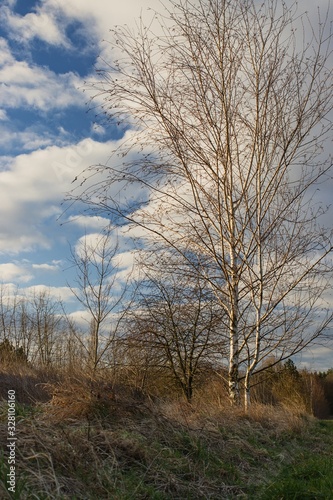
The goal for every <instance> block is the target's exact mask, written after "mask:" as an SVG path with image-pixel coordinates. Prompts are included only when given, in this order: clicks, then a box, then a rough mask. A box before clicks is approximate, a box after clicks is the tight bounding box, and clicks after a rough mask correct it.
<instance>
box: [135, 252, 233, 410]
mask: <svg viewBox="0 0 333 500" xmlns="http://www.w3.org/2000/svg"><path fill="white" fill-rule="evenodd" d="M158 261H159V262H158V263H157V262H155V263H154V264H153V266H150V269H147V266H146V268H145V276H144V278H143V279H142V280H141V282H140V283H139V284H138V287H137V293H136V300H134V302H133V304H132V306H133V307H132V311H131V312H130V313H129V319H130V321H129V332H134V335H133V334H132V335H131V333H130V340H131V344H132V345H133V342H134V339H136V341H137V343H138V344H139V345H140V346H141V349H145V350H146V352H147V353H150V363H152V364H153V365H154V366H156V367H164V368H166V369H167V370H168V371H169V373H170V374H171V375H172V377H173V379H174V380H175V382H176V383H177V384H178V386H179V387H180V388H181V390H182V392H183V394H184V395H185V397H186V399H187V400H188V401H191V400H192V396H193V389H194V388H195V387H196V385H197V379H198V378H199V374H200V370H201V369H202V368H203V366H204V364H206V365H207V364H209V363H211V364H214V365H216V364H217V363H218V362H220V363H221V358H223V355H225V353H226V344H227V339H226V335H225V333H226V327H225V326H224V325H223V318H221V317H220V314H221V310H220V309H218V308H217V307H216V302H215V301H214V300H213V296H212V292H211V290H210V289H207V288H205V283H204V282H202V280H200V278H199V277H198V276H197V275H195V276H192V277H191V276H186V275H184V273H180V272H179V271H180V270H179V269H178V272H175V273H170V272H168V270H167V266H164V265H163V263H164V259H161V255H159V256H158ZM142 266H144V264H143V263H142V264H141V268H142ZM157 269H159V272H157ZM141 270H142V269H141ZM191 278H192V279H191ZM222 313H223V312H222ZM221 330H222V331H221ZM223 333H224V335H223Z"/></svg>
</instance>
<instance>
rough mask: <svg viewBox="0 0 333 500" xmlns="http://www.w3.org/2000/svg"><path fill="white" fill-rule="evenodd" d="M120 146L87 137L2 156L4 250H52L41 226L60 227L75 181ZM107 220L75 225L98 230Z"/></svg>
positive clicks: (0, 248) (0, 232)
mask: <svg viewBox="0 0 333 500" xmlns="http://www.w3.org/2000/svg"><path fill="white" fill-rule="evenodd" d="M116 146H117V143H115V142H113V141H110V142H107V143H100V142H96V141H93V140H91V139H85V140H83V141H81V142H79V143H78V144H75V145H72V146H66V147H59V146H50V147H47V148H45V149H43V150H39V151H33V152H32V153H30V154H23V155H19V156H17V157H15V158H14V159H11V158H8V157H6V158H4V159H3V162H2V163H3V166H2V171H1V164H0V199H1V205H0V252H4V253H9V254H10V253H17V252H20V251H29V250H33V249H36V248H50V245H51V241H50V240H49V238H48V236H47V235H46V231H45V228H44V227H43V223H44V222H45V221H46V220H48V226H50V224H56V221H55V219H56V218H57V217H58V216H59V215H60V214H61V213H62V211H63V208H62V207H61V202H62V201H63V199H64V197H65V194H66V192H68V191H70V190H71V188H73V187H74V186H76V185H77V184H78V183H77V182H76V183H74V184H72V181H73V180H74V179H75V178H76V177H78V176H80V174H81V172H82V170H84V169H85V168H87V167H89V166H90V165H93V164H104V163H105V161H106V160H107V159H108V157H109V155H110V151H111V150H112V149H114V148H115V147H116ZM115 189H117V190H119V188H118V187H116V188H115ZM135 195H137V193H135V192H134V191H133V193H132V196H133V197H134V196H135ZM68 220H73V218H71V219H68ZM63 221H64V222H66V220H65V219H63ZM104 222H105V219H103V218H98V217H96V218H93V219H90V218H86V219H83V218H78V219H77V224H76V225H77V226H78V225H80V226H81V227H84V226H86V227H88V226H89V227H90V228H91V227H94V228H98V229H100V228H102V227H104V226H105V225H106V224H105V223H104ZM95 224H96V225H95Z"/></svg>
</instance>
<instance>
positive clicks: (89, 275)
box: [70, 227, 127, 374]
mask: <svg viewBox="0 0 333 500" xmlns="http://www.w3.org/2000/svg"><path fill="white" fill-rule="evenodd" d="M92 236H93V238H90V239H89V240H88V238H87V236H86V237H84V238H83V239H82V240H81V241H80V243H79V245H78V246H77V247H76V248H75V249H72V252H71V253H72V263H73V264H74V266H75V268H76V280H75V284H76V287H73V286H70V289H71V291H72V292H73V294H74V295H75V297H76V298H77V299H78V301H79V302H80V303H81V304H82V305H83V306H84V307H85V309H86V310H87V311H88V312H89V314H90V316H91V320H90V329H89V339H88V343H85V342H82V344H83V345H85V346H86V351H87V352H88V357H89V365H90V369H91V372H92V374H95V372H96V370H97V367H98V365H99V364H100V362H101V360H102V358H103V356H104V354H105V353H106V351H107V350H108V349H110V347H111V345H112V343H113V341H114V339H115V336H116V334H117V329H118V325H119V321H120V319H121V317H122V313H121V306H122V307H123V303H122V301H123V299H124V297H125V293H126V282H127V279H126V278H125V280H124V281H123V280H121V279H120V276H119V262H118V263H117V262H116V257H117V256H118V255H117V252H118V242H117V238H116V237H115V231H113V230H112V228H111V227H108V228H106V229H105V230H104V231H103V232H101V233H99V234H97V235H92ZM114 238H115V239H114ZM113 239H114V241H113ZM121 283H122V285H121Z"/></svg>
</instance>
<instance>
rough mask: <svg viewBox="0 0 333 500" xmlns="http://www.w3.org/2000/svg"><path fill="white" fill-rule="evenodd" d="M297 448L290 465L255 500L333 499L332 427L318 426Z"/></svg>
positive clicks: (323, 423)
mask: <svg viewBox="0 0 333 500" xmlns="http://www.w3.org/2000/svg"><path fill="white" fill-rule="evenodd" d="M319 441H321V442H319ZM311 445H312V447H311ZM297 448H298V449H297V452H296V453H294V454H293V456H292V458H291V461H290V463H288V464H287V465H284V466H283V467H281V468H280V470H279V473H278V475H277V476H276V477H275V478H274V480H272V481H270V482H269V483H268V485H267V486H266V487H264V488H263V489H262V492H261V493H260V495H259V494H257V496H256V498H258V499H261V500H274V499H276V500H278V499H280V500H281V499H286V500H287V499H288V500H292V499H295V500H296V499H299V500H317V499H318V500H319V499H323V500H330V499H333V423H332V422H330V421H327V422H326V421H325V422H324V421H322V422H317V423H316V425H315V426H313V429H312V435H310V436H309V437H308V438H307V439H304V440H303V442H302V441H300V442H299V443H298V447H297Z"/></svg>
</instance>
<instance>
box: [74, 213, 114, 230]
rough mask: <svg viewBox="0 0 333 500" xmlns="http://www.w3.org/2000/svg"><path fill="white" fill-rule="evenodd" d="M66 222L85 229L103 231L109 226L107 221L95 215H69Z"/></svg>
mask: <svg viewBox="0 0 333 500" xmlns="http://www.w3.org/2000/svg"><path fill="white" fill-rule="evenodd" d="M67 221H68V222H71V223H73V224H76V225H77V226H79V227H82V228H85V229H89V228H90V229H92V228H93V229H103V228H105V227H106V226H108V225H109V224H110V221H109V219H106V218H104V217H99V216H97V215H95V216H89V215H77V216H75V215H71V216H69V217H68V219H67Z"/></svg>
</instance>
